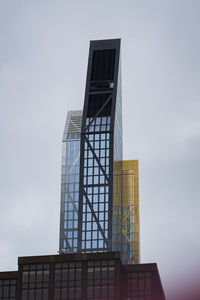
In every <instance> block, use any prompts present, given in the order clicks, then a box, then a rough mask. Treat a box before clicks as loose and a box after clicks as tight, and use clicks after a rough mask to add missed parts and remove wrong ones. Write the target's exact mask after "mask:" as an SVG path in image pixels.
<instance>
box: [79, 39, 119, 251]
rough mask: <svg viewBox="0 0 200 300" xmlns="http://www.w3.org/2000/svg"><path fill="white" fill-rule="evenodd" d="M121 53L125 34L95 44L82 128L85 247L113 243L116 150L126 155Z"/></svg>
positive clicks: (81, 229) (81, 219) (82, 237)
mask: <svg viewBox="0 0 200 300" xmlns="http://www.w3.org/2000/svg"><path fill="white" fill-rule="evenodd" d="M119 57H120V40H119V39H116V40H104V41H94V42H93V41H92V42H91V44H90V52H89V63H88V72H87V81H86V92H85V101H84V109H83V120H82V129H81V158H80V191H79V218H78V221H79V223H78V251H79V252H102V251H111V250H112V248H113V244H112V238H113V237H112V235H113V228H112V227H113V161H114V158H115V155H116V156H117V158H118V160H122V142H121V136H122V132H121V131H122V129H121V128H122V126H121V110H120V107H121V104H120V102H121V97H120V95H118V94H117V92H118V89H119V88H118V87H119V85H120V83H119V82H118V81H119V80H120V78H119ZM117 102H119V103H117ZM116 108H117V111H116ZM116 124H117V126H116ZM114 153H116V154H114Z"/></svg>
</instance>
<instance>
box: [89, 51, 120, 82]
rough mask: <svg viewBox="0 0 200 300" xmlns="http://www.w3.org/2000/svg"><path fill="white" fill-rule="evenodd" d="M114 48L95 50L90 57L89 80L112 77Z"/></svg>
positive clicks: (110, 78) (101, 79)
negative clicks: (90, 70)
mask: <svg viewBox="0 0 200 300" xmlns="http://www.w3.org/2000/svg"><path fill="white" fill-rule="evenodd" d="M114 66H115V49H108V50H95V51H94V52H93V57H92V72H91V81H105V80H113V79H114Z"/></svg>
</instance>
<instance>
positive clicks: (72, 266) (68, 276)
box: [55, 262, 82, 300]
mask: <svg viewBox="0 0 200 300" xmlns="http://www.w3.org/2000/svg"><path fill="white" fill-rule="evenodd" d="M81 283H82V264H81V263H79V262H76V263H75V262H71V263H56V264H55V300H64V299H66V300H68V299H69V300H72V299H74V300H80V299H81Z"/></svg>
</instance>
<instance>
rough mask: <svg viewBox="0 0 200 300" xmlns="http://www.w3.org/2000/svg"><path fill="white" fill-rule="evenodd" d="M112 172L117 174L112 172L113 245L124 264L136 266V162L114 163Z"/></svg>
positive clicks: (137, 237)
mask: <svg viewBox="0 0 200 300" xmlns="http://www.w3.org/2000/svg"><path fill="white" fill-rule="evenodd" d="M119 169H120V170H121V171H120V172H119ZM114 170H117V172H114V174H115V176H114V202H113V245H116V247H117V245H118V249H116V250H119V251H121V255H122V259H123V262H124V263H126V264H133V263H135V264H137V263H139V262H140V248H139V245H140V241H139V171H138V160H126V161H125V160H124V161H120V162H119V161H118V162H115V163H114ZM119 248H120V249H119ZM114 249H115V248H114Z"/></svg>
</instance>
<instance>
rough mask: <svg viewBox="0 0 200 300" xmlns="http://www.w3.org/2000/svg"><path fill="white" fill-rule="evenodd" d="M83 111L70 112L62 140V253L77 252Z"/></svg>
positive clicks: (60, 246) (60, 247)
mask: <svg viewBox="0 0 200 300" xmlns="http://www.w3.org/2000/svg"><path fill="white" fill-rule="evenodd" d="M81 122H82V111H69V112H68V114H67V119H66V124H65V129H64V134H63V140H62V168H61V174H62V175H61V206H60V245H59V249H60V251H61V252H66V253H67V252H71V253H72V252H77V245H78V210H79V176H80V174H79V170H80V135H81Z"/></svg>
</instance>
